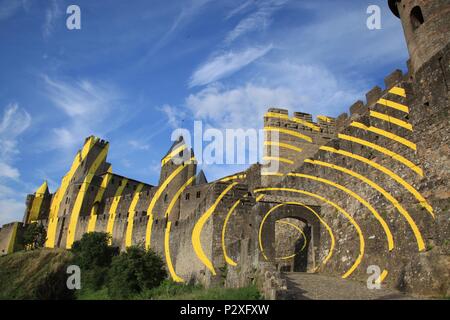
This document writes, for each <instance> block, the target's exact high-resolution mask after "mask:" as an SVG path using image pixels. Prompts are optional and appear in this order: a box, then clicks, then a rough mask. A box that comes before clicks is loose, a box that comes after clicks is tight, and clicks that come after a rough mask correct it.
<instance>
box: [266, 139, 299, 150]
mask: <svg viewBox="0 0 450 320" xmlns="http://www.w3.org/2000/svg"><path fill="white" fill-rule="evenodd" d="M264 145H265V146H275V147H279V148H285V149H290V150H293V151H297V152H302V151H303V150H302V148H299V147H296V146H293V145H291V144H288V143H284V142H275V141H264Z"/></svg>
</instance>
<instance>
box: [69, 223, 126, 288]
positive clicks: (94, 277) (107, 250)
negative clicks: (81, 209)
mask: <svg viewBox="0 0 450 320" xmlns="http://www.w3.org/2000/svg"><path fill="white" fill-rule="evenodd" d="M109 240H110V236H109V234H107V233H103V232H91V233H86V234H84V235H83V237H82V238H81V240H79V241H76V242H74V244H73V246H72V252H73V254H74V264H76V265H78V266H79V267H80V268H81V270H82V273H81V288H82V290H84V289H88V290H99V289H101V288H102V287H103V286H104V285H105V282H106V278H107V273H108V268H109V266H110V264H111V261H112V258H113V256H115V255H117V254H118V248H114V247H110V246H109V245H108V243H109Z"/></svg>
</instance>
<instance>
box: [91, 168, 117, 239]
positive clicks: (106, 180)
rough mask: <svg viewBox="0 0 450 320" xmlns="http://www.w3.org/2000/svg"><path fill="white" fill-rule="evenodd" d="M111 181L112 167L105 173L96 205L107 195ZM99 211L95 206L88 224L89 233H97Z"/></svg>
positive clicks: (95, 201)
mask: <svg viewBox="0 0 450 320" xmlns="http://www.w3.org/2000/svg"><path fill="white" fill-rule="evenodd" d="M111 179H112V169H111V166H110V167H109V169H108V172H107V173H105V175H104V176H103V179H102V183H101V184H100V188H99V190H98V191H97V195H96V196H95V200H94V204H95V203H99V202H101V201H102V199H103V194H104V193H105V191H106V188H107V187H108V185H109V182H110V181H111ZM97 209H98V208H97V206H95V205H94V206H92V209H91V215H90V217H89V223H88V229H87V232H94V231H95V227H96V224H97V211H96V210H97Z"/></svg>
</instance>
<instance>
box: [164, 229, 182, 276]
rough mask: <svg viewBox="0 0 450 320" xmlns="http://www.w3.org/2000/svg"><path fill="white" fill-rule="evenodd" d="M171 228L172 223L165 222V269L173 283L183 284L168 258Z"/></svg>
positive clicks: (169, 257) (170, 259)
mask: <svg viewBox="0 0 450 320" xmlns="http://www.w3.org/2000/svg"><path fill="white" fill-rule="evenodd" d="M171 226H172V222H171V221H168V222H167V227H166V232H165V234H164V253H165V255H166V261H167V269H169V273H170V276H171V277H172V279H173V281H175V282H178V283H181V282H184V279H183V278H181V277H179V276H178V275H177V273H176V272H175V268H174V267H173V263H172V258H171V256H170V228H171Z"/></svg>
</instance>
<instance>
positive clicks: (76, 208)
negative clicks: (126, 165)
mask: <svg viewBox="0 0 450 320" xmlns="http://www.w3.org/2000/svg"><path fill="white" fill-rule="evenodd" d="M108 149H109V145H108V144H106V145H105V147H104V148H103V149H102V151H100V153H99V154H98V156H97V157H96V159H95V160H94V162H93V163H92V164H91V166H90V168H89V169H88V172H87V174H86V177H85V178H84V180H83V182H82V184H81V188H80V190H79V191H78V194H77V197H76V199H75V203H74V205H73V209H72V214H71V215H70V222H69V228H68V231H67V240H66V249H70V248H72V244H73V242H74V241H75V234H76V231H77V225H78V219H79V217H80V212H81V207H82V205H83V202H84V199H85V196H86V192H87V191H88V190H89V187H90V185H91V182H92V179H93V178H94V174H95V173H96V172H97V170H98V168H99V167H100V165H101V164H103V163H104V161H105V159H106V156H107V155H108Z"/></svg>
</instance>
